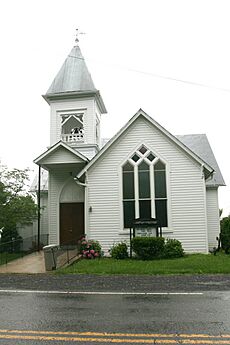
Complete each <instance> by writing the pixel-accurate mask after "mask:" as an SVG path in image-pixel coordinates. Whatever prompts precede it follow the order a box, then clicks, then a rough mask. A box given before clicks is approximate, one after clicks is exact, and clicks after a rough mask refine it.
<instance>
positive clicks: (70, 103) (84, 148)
mask: <svg viewBox="0 0 230 345" xmlns="http://www.w3.org/2000/svg"><path fill="white" fill-rule="evenodd" d="M75 42H76V44H75V46H74V47H73V48H72V50H71V52H70V53H69V55H68V56H67V58H66V60H65V62H64V63H63V65H62V67H61V69H60V70H59V72H58V73H57V75H56V77H55V78H54V80H53V82H52V84H51V86H50V87H49V89H48V91H47V92H46V94H45V95H44V96H43V97H44V99H45V100H46V101H47V102H48V104H49V105H50V145H51V146H53V145H55V144H56V143H57V142H59V141H63V142H65V143H66V144H68V145H69V146H71V147H72V148H73V149H75V150H77V151H79V152H80V153H81V154H83V155H84V156H86V157H87V158H88V159H91V158H92V157H93V156H94V155H95V154H96V153H97V152H98V150H99V149H100V145H101V137H100V121H101V115H102V114H105V113H107V111H106V108H105V105H104V102H103V99H102V97H101V95H100V92H99V90H97V89H96V88H95V86H94V83H93V80H92V78H91V75H90V73H89V71H88V68H87V66H86V63H85V59H84V57H83V55H82V53H81V50H80V47H79V41H78V38H76V40H75Z"/></svg>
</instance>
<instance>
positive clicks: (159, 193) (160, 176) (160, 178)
mask: <svg viewBox="0 0 230 345" xmlns="http://www.w3.org/2000/svg"><path fill="white" fill-rule="evenodd" d="M154 185H155V198H166V176H165V170H156V171H155V174H154Z"/></svg>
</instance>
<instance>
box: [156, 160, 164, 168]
mask: <svg viewBox="0 0 230 345" xmlns="http://www.w3.org/2000/svg"><path fill="white" fill-rule="evenodd" d="M154 169H155V170H165V164H164V163H163V162H161V161H160V160H159V161H158V162H157V163H156V164H155V165H154Z"/></svg>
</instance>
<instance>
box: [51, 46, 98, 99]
mask: <svg viewBox="0 0 230 345" xmlns="http://www.w3.org/2000/svg"><path fill="white" fill-rule="evenodd" d="M76 91H80V92H82V91H84V92H87V91H90V92H92V91H94V92H96V91H97V90H96V88H95V86H94V83H93V80H92V78H91V75H90V73H89V71H88V68H87V66H86V63H85V59H84V57H83V56H82V53H81V50H80V48H79V46H75V47H73V49H72V50H71V52H70V53H69V55H68V56H67V58H66V60H65V62H64V64H63V65H62V67H61V69H60V71H59V72H58V74H57V75H56V77H55V78H54V81H53V82H52V84H51V86H50V87H49V89H48V91H47V93H46V94H49V95H51V94H57V93H63V92H76Z"/></svg>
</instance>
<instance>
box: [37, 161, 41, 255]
mask: <svg viewBox="0 0 230 345" xmlns="http://www.w3.org/2000/svg"><path fill="white" fill-rule="evenodd" d="M40 210H41V165H39V166H38V244H37V251H38V252H39V251H40V232H41V213H40Z"/></svg>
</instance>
